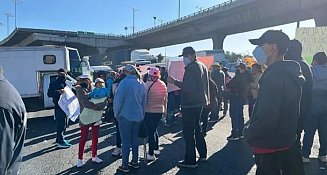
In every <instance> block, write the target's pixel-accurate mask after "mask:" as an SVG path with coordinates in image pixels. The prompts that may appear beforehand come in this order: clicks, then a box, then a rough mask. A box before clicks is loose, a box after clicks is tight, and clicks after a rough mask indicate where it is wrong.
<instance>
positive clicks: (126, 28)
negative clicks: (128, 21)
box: [124, 27, 128, 36]
mask: <svg viewBox="0 0 327 175" xmlns="http://www.w3.org/2000/svg"><path fill="white" fill-rule="evenodd" d="M124 29H125V32H126V36H127V30H128V27H124Z"/></svg>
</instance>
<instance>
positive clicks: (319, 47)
mask: <svg viewBox="0 0 327 175" xmlns="http://www.w3.org/2000/svg"><path fill="white" fill-rule="evenodd" d="M295 38H296V39H297V40H299V41H300V42H301V43H302V45H303V50H302V56H303V57H304V58H305V60H306V61H307V62H308V63H309V64H310V63H311V62H312V59H313V55H314V54H316V53H317V52H327V27H304V28H298V29H296V34H295Z"/></svg>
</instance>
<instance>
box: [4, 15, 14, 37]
mask: <svg viewBox="0 0 327 175" xmlns="http://www.w3.org/2000/svg"><path fill="white" fill-rule="evenodd" d="M4 14H5V15H6V16H7V35H8V36H9V18H10V17H13V16H12V15H11V14H9V13H4Z"/></svg>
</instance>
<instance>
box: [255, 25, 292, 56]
mask: <svg viewBox="0 0 327 175" xmlns="http://www.w3.org/2000/svg"><path fill="white" fill-rule="evenodd" d="M249 41H250V43H251V44H253V45H259V46H262V45H263V44H266V43H268V44H276V45H277V47H278V48H279V51H280V53H283V54H285V53H286V52H287V49H288V48H289V46H290V42H291V40H290V38H289V37H288V36H287V35H286V34H285V33H284V32H282V31H281V30H268V31H267V32H265V33H264V34H263V35H262V36H261V37H260V38H258V39H250V40H249Z"/></svg>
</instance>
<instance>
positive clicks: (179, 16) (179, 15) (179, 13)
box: [178, 0, 181, 19]
mask: <svg viewBox="0 0 327 175" xmlns="http://www.w3.org/2000/svg"><path fill="white" fill-rule="evenodd" d="M179 18H181V0H178V19H179Z"/></svg>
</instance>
